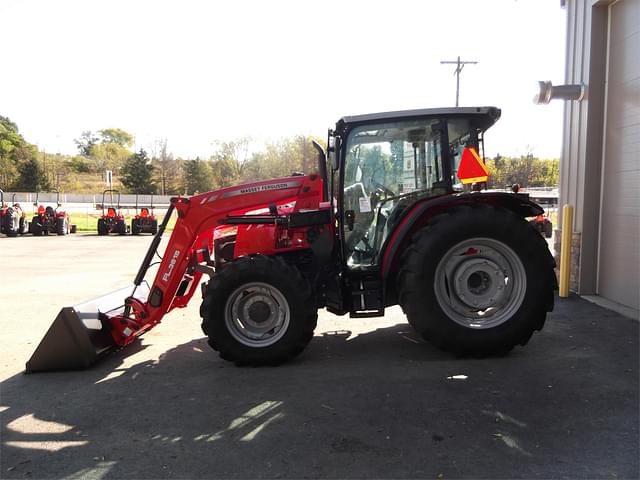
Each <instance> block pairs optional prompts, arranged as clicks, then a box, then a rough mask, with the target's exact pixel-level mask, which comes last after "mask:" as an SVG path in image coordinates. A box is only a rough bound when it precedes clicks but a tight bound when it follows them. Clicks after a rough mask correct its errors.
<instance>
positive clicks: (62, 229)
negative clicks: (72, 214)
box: [29, 190, 71, 236]
mask: <svg viewBox="0 0 640 480" xmlns="http://www.w3.org/2000/svg"><path fill="white" fill-rule="evenodd" d="M55 193H56V206H55V207H52V206H51V205H47V206H46V207H45V206H44V202H43V203H40V204H38V198H39V195H40V192H38V193H36V201H35V202H33V205H34V206H36V207H37V210H36V214H35V215H34V216H33V220H32V221H31V223H30V224H29V231H30V232H31V233H32V234H33V235H35V236H42V235H49V234H52V233H55V234H57V235H68V234H69V233H70V232H71V221H70V218H69V214H68V213H67V212H66V211H64V210H59V208H60V207H61V206H62V203H60V191H59V190H56V191H55Z"/></svg>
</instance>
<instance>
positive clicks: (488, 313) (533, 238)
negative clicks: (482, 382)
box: [398, 205, 556, 357]
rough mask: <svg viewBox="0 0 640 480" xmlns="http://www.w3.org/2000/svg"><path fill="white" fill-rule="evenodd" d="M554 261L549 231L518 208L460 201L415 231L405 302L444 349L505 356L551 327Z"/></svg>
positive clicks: (425, 333) (403, 282)
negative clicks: (545, 234) (533, 225)
mask: <svg viewBox="0 0 640 480" xmlns="http://www.w3.org/2000/svg"><path fill="white" fill-rule="evenodd" d="M554 266H555V262H554V260H553V257H552V256H551V253H550V252H549V249H548V248H547V245H546V242H545V241H544V240H543V239H542V236H540V235H538V234H535V233H534V231H533V230H532V229H530V228H529V226H528V225H527V222H526V221H525V220H523V219H522V218H520V217H518V216H517V215H515V214H514V213H513V212H511V211H509V210H505V209H502V208H495V207H489V206H486V205H477V206H473V207H459V208H456V209H453V210H452V211H451V212H449V213H445V214H441V215H438V216H436V217H433V218H432V219H430V220H429V222H428V223H427V225H426V226H425V227H424V228H423V229H422V230H421V231H419V232H418V233H416V235H415V236H414V238H413V240H412V243H411V245H410V247H409V248H408V249H407V251H406V252H405V254H404V255H403V257H402V266H401V270H400V272H399V274H398V290H399V293H400V305H401V306H402V308H403V310H404V312H405V313H406V315H407V318H408V320H409V323H411V325H412V326H413V327H414V328H415V329H416V330H417V332H418V333H419V334H420V335H422V337H423V338H425V339H426V340H428V341H430V342H432V343H434V344H435V345H436V346H437V347H439V348H441V349H442V350H445V351H450V352H453V353H455V354H458V355H472V356H479V357H482V356H487V355H502V354H505V353H507V352H509V351H510V350H511V349H512V348H513V347H514V346H516V345H525V344H526V343H527V342H528V341H529V339H530V338H531V335H532V334H533V332H534V331H536V330H540V329H542V327H543V326H544V322H545V318H546V312H548V311H551V310H552V309H553V290H554V288H555V286H556V279H555V273H554V271H553V268H554Z"/></svg>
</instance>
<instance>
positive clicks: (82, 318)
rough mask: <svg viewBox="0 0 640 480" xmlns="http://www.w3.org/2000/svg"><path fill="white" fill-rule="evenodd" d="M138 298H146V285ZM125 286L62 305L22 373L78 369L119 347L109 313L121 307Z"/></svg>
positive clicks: (126, 293) (147, 293)
mask: <svg viewBox="0 0 640 480" xmlns="http://www.w3.org/2000/svg"><path fill="white" fill-rule="evenodd" d="M136 293H137V295H136V296H137V298H139V299H143V301H145V300H146V298H147V297H148V295H149V285H148V284H147V283H146V282H143V283H142V284H141V285H140V286H138V288H137V292H136ZM130 294H131V287H125V288H122V289H120V290H116V291H115V292H111V293H109V294H107V295H103V296H102V297H99V298H96V299H94V300H90V301H88V302H83V303H80V304H78V305H74V306H73V307H64V308H62V310H60V313H58V316H57V317H56V319H55V320H54V321H53V323H52V324H51V327H49V330H48V331H47V333H46V334H45V336H44V337H43V339H42V340H41V341H40V344H39V345H38V348H36V350H35V352H34V353H33V355H32V356H31V358H30V359H29V361H28V362H27V364H26V369H25V373H32V372H45V371H52V370H79V369H83V368H87V367H89V366H90V365H91V364H93V363H94V362H95V361H96V360H98V359H99V358H100V357H102V356H103V355H105V354H106V353H108V352H109V351H112V350H117V349H119V348H120V347H119V346H118V345H117V344H116V343H115V341H114V339H113V337H112V335H111V322H110V317H112V316H114V315H117V314H118V313H120V312H122V311H124V305H123V299H125V298H127V297H128V296H129V295H130Z"/></svg>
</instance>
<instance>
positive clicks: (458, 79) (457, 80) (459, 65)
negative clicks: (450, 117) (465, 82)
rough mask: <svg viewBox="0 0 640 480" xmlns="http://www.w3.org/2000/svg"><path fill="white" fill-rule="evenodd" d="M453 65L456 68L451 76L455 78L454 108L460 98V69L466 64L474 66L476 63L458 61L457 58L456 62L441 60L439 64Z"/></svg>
mask: <svg viewBox="0 0 640 480" xmlns="http://www.w3.org/2000/svg"><path fill="white" fill-rule="evenodd" d="M445 63H446V64H451V63H452V64H454V65H455V66H456V69H455V70H454V72H453V74H454V75H455V76H456V107H457V106H458V98H459V97H460V72H462V69H463V68H464V66H465V65H466V64H468V63H469V64H471V65H475V64H476V63H478V62H475V61H467V60H460V57H458V60H441V61H440V64H445Z"/></svg>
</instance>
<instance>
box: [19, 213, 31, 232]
mask: <svg viewBox="0 0 640 480" xmlns="http://www.w3.org/2000/svg"><path fill="white" fill-rule="evenodd" d="M27 233H29V222H28V221H27V218H26V217H20V235H26V234H27Z"/></svg>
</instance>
